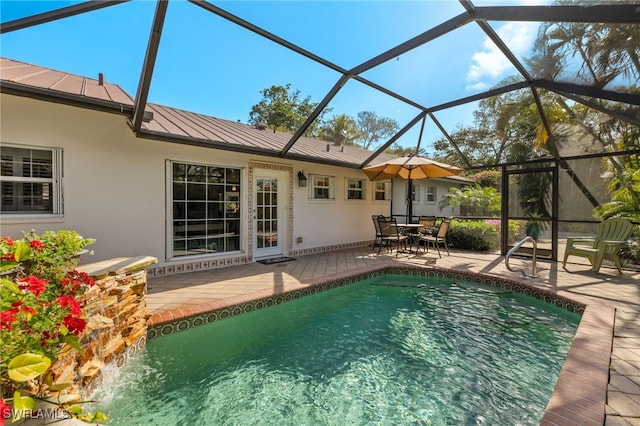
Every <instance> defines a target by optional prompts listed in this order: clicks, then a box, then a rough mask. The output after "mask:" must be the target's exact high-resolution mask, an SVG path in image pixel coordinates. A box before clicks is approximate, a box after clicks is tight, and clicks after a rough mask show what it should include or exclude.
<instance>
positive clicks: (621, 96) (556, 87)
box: [0, 0, 640, 258]
mask: <svg viewBox="0 0 640 426" xmlns="http://www.w3.org/2000/svg"><path fill="white" fill-rule="evenodd" d="M128 1H130V0H108V1H105V0H94V1H87V2H84V3H80V4H76V5H72V6H68V7H63V8H60V9H56V10H52V11H49V12H45V13H41V14H37V15H33V16H28V17H25V18H21V19H16V20H14V21H9V22H6V23H2V24H1V25H0V34H4V33H8V32H12V31H17V30H20V29H24V28H28V27H31V26H35V25H39V24H44V23H47V22H51V21H55V20H59V19H63V18H66V17H70V16H74V15H78V14H81V13H87V12H91V11H94V10H98V9H102V8H106V7H111V6H115V5H118V4H121V3H126V2H128ZM188 2H189V3H192V4H193V5H194V6H196V7H200V8H202V9H204V10H206V11H208V12H210V13H212V14H214V15H217V16H219V17H221V18H223V19H225V20H227V21H229V22H231V23H233V24H235V25H238V26H240V27H242V28H244V29H246V30H248V31H251V32H253V33H255V34H258V35H259V36H261V37H264V38H266V39H268V40H269V41H271V42H273V43H277V44H279V45H281V46H283V47H285V48H287V49H289V50H291V51H293V52H295V53H297V54H299V55H302V56H304V57H306V58H308V59H310V60H312V61H315V62H317V63H319V64H321V65H323V66H325V67H327V68H329V69H331V70H333V71H335V72H337V73H339V74H340V77H339V79H338V80H337V81H336V83H335V84H334V85H333V87H332V88H331V89H330V90H329V91H328V92H327V94H326V95H325V96H324V98H323V99H322V100H321V101H320V102H319V103H318V105H317V107H316V108H315V109H314V110H313V112H312V113H311V114H310V115H309V116H308V117H307V119H306V120H305V122H304V123H303V124H302V126H301V127H300V128H298V129H297V130H296V131H295V132H294V134H293V135H292V136H291V138H290V140H289V142H288V143H287V144H286V145H285V146H284V148H283V149H282V150H281V151H280V153H279V156H280V157H281V158H288V157H289V155H288V154H289V151H290V149H291V148H292V147H293V145H294V144H295V143H296V141H297V140H298V139H299V138H300V137H301V136H302V135H303V134H304V133H305V131H306V130H307V129H308V128H309V126H310V125H311V124H312V123H313V122H314V120H316V119H317V118H318V117H319V116H320V115H321V113H322V111H323V110H324V109H325V108H326V107H327V105H328V104H329V102H330V101H331V100H332V99H333V98H334V97H335V96H336V95H337V94H338V92H339V91H340V90H341V89H342V87H343V86H344V85H345V84H346V83H347V81H349V80H350V79H354V80H356V81H358V82H360V83H362V84H364V85H366V86H369V87H371V88H373V89H375V90H378V91H380V92H382V93H384V94H386V95H388V96H390V97H392V98H395V99H397V100H399V101H401V102H404V103H406V104H408V105H410V106H412V107H414V108H416V109H418V110H419V111H420V112H419V113H418V114H417V115H416V116H415V117H414V118H413V119H412V120H410V121H409V122H408V123H406V124H405V125H404V126H403V127H402V128H401V129H400V131H399V132H398V133H397V134H396V135H394V136H393V137H391V138H390V139H389V140H388V141H387V142H385V143H384V144H383V145H381V146H380V147H379V148H378V149H377V150H376V151H375V152H373V153H372V155H371V156H370V157H369V158H367V159H366V160H365V161H364V162H362V163H361V164H359V165H357V166H353V167H354V168H355V167H357V168H360V169H361V168H363V167H365V166H366V165H368V164H371V163H372V162H375V159H376V157H378V155H380V154H381V153H382V152H384V151H385V150H386V149H387V148H389V147H390V146H391V145H392V144H393V143H394V142H396V141H397V140H398V139H399V138H400V137H401V136H402V135H404V134H405V133H406V132H407V131H408V130H410V129H411V128H413V126H415V125H417V124H418V123H420V122H422V126H423V127H424V123H425V121H426V119H427V118H429V119H430V120H431V121H433V123H434V124H435V125H436V127H437V128H438V129H439V130H440V131H441V132H442V134H443V136H444V137H445V138H446V139H447V140H448V141H449V143H450V144H451V145H452V146H453V147H454V148H455V149H456V151H457V152H458V153H459V155H460V158H461V160H462V162H463V163H464V164H465V166H466V168H467V169H476V170H481V169H485V168H494V169H495V168H498V169H502V170H503V171H504V170H506V168H507V167H509V166H514V165H516V166H517V165H520V164H532V162H531V161H527V162H522V163H509V164H507V163H500V164H492V165H474V164H472V163H471V161H470V160H469V158H467V157H466V156H465V155H464V153H463V152H462V150H460V149H459V147H458V145H457V144H456V141H455V140H454V139H453V138H452V137H451V136H450V135H449V134H448V133H447V131H446V129H445V128H444V127H443V126H442V124H441V123H440V122H439V121H438V119H437V118H436V117H435V115H434V113H435V112H438V111H442V110H445V109H448V108H453V107H456V106H459V105H463V104H467V103H470V102H475V101H479V100H482V99H486V98H490V97H493V96H498V95H501V94H504V93H508V92H511V91H514V90H521V89H529V90H530V91H531V94H532V96H533V98H534V100H535V102H536V105H537V111H538V113H539V114H540V119H541V122H542V124H543V126H544V128H545V130H546V132H547V135H548V136H549V139H548V143H549V144H550V145H551V146H552V147H553V146H554V139H555V138H554V129H553V128H552V126H551V125H550V122H549V120H548V118H547V116H546V113H545V110H544V108H543V107H542V102H541V100H540V94H539V91H540V90H546V91H551V92H555V93H557V94H559V95H562V96H564V97H566V98H568V99H571V100H572V101H574V102H576V103H580V104H583V105H585V106H587V107H588V108H591V109H595V110H597V111H599V112H602V113H605V114H608V115H611V116H613V117H615V118H617V119H619V120H623V121H625V122H627V123H629V124H632V125H634V126H639V127H640V119H639V118H638V117H634V116H631V115H628V114H625V113H621V112H618V111H613V110H611V109H608V108H606V107H603V106H601V105H599V104H598V103H596V102H593V101H591V100H589V99H585V98H593V99H598V100H607V101H614V102H619V103H623V104H628V105H636V106H638V105H640V94H637V93H625V92H618V91H613V90H605V89H600V88H597V87H591V86H588V85H580V84H573V83H567V82H560V81H553V80H546V79H537V78H534V76H532V75H531V74H530V73H529V72H528V71H527V69H526V68H525V67H524V66H523V64H522V63H521V61H520V60H519V59H518V58H517V57H516V55H514V54H513V52H512V51H511V50H510V48H509V46H508V45H507V44H506V43H505V42H504V41H503V40H502V39H501V37H500V36H499V35H498V34H497V33H496V32H495V31H494V30H493V28H492V27H491V26H490V25H489V24H488V23H487V21H511V22H513V21H523V22H532V21H539V22H580V23H603V24H639V23H640V8H638V6H637V4H631V3H629V4H608V5H562V6H558V5H556V6H512V5H509V6H476V5H474V4H473V2H471V1H469V0H459V2H460V4H461V5H462V6H463V8H464V9H465V12H463V13H461V14H459V15H457V16H455V17H453V18H451V19H449V20H447V21H445V22H442V23H441V24H439V25H436V26H434V27H432V28H430V29H428V30H426V31H425V32H423V33H422V34H419V35H418V36H416V37H414V38H412V39H409V40H407V41H405V42H403V43H400V44H398V45H396V46H395V47H393V48H391V49H389V50H387V51H385V52H382V53H380V54H379V55H377V56H375V57H373V58H371V59H369V60H367V61H365V62H363V63H361V64H359V65H357V66H355V67H353V68H351V69H346V68H343V67H341V66H340V65H337V64H334V63H332V62H331V61H329V60H327V59H325V58H323V57H320V56H318V55H315V54H313V53H312V52H309V51H307V50H305V49H303V48H301V47H300V46H298V45H296V44H294V43H291V42H289V41H287V40H285V39H283V38H281V37H279V36H277V35H275V34H272V33H270V32H268V31H266V30H265V29H263V28H261V27H259V26H257V25H254V24H252V23H251V22H248V21H246V20H244V19H242V18H240V17H238V16H235V15H233V14H231V13H229V12H228V11H226V10H224V9H222V8H220V7H218V6H216V5H214V4H212V3H210V2H208V1H205V0H188ZM168 4H169V1H168V0H158V1H157V4H156V9H155V14H154V18H153V21H152V25H151V29H150V34H149V39H148V44H147V49H146V53H145V58H144V61H143V63H142V69H141V71H140V78H139V82H138V85H137V91H136V96H135V100H134V104H133V109H132V112H131V114H130V116H129V119H128V122H129V125H130V127H131V129H132V131H133V132H134V133H135V134H136V135H137V136H140V137H145V135H144V133H145V131H144V129H142V123H143V118H144V111H145V107H146V105H147V98H148V94H149V88H150V85H151V81H152V78H153V71H154V66H155V62H156V57H157V53H158V48H159V44H160V39H161V36H162V31H163V27H164V20H165V16H166V13H167V7H168ZM473 23H475V24H476V25H478V26H479V27H480V29H481V30H482V31H483V33H484V34H485V35H486V36H487V37H489V38H490V39H491V40H492V41H493V42H494V43H495V45H496V46H497V47H498V49H499V50H500V51H501V52H502V54H503V55H504V56H505V57H506V58H507V59H508V61H509V62H510V63H511V65H512V66H513V67H514V68H515V69H516V70H517V71H518V73H519V75H520V77H522V79H523V81H521V82H517V83H513V84H509V85H506V86H502V87H499V88H494V89H491V90H488V91H485V92H482V93H479V94H476V95H473V96H468V97H463V98H458V99H455V100H452V101H450V102H446V103H443V104H439V105H431V106H427V105H422V104H420V103H418V102H415V101H413V100H411V99H408V98H407V97H405V96H402V95H400V94H398V93H396V92H394V91H392V90H390V89H388V88H386V87H384V86H381V85H379V84H377V83H374V82H372V81H370V80H368V79H366V78H364V77H362V74H363V73H364V72H366V71H368V70H371V69H373V68H375V67H377V66H379V65H381V64H383V63H385V62H387V61H389V60H391V59H394V58H396V57H398V56H399V55H402V54H405V53H407V52H410V51H411V50H413V49H416V48H418V47H420V46H422V45H424V44H426V43H429V42H430V41H433V40H435V39H437V38H438V37H441V36H443V35H445V34H447V33H449V32H451V31H454V30H455V29H457V28H459V27H461V26H464V25H468V24H473ZM146 137H149V136H148V135H147V136H146ZM419 148H420V138H419V139H418V141H417V145H416V149H415V152H416V153H417V152H418V150H419ZM552 151H553V153H554V155H553V158H546V159H540V160H539V161H540V162H545V161H546V162H549V161H554V162H555V164H556V167H557V165H558V163H566V161H567V160H574V159H581V158H589V157H594V156H597V157H606V156H611V155H640V149H632V150H626V151H616V152H603V153H600V154H590V155H584V156H574V157H563V156H562V155H560V154H559V153H558V150H557V149H553V150H552ZM307 161H310V162H313V159H312V158H309V159H308V160H307ZM343 166H344V167H349V166H348V165H343ZM503 178H504V174H503ZM503 185H504V182H503ZM553 190H554V192H556V193H557V188H555V187H554V188H553ZM554 220H557V217H555V215H554ZM553 244H554V246H555V245H557V235H554V236H553ZM503 252H504V242H503ZM554 253H555V250H554ZM554 258H555V255H554Z"/></svg>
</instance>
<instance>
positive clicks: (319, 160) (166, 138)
mask: <svg viewBox="0 0 640 426" xmlns="http://www.w3.org/2000/svg"><path fill="white" fill-rule="evenodd" d="M136 136H137V137H139V138H141V139H149V140H154V141H161V142H169V143H176V144H182V145H190V146H198V147H203V148H209V149H220V150H223V151H232V152H239V153H243V154H255V155H264V156H266V157H276V158H279V157H280V151H269V150H266V149H261V148H256V147H247V146H245V145H233V144H227V143H221V142H215V141H211V140H207V139H198V138H193V137H188V136H178V135H171V134H169V133H164V132H156V131H152V130H145V129H141V130H140V132H138V134H137V135H136ZM287 159H289V160H299V161H305V162H307V163H314V164H324V165H329V166H338V167H345V168H349V169H358V168H359V165H358V164H356V163H349V162H346V161H337V160H331V159H327V158H324V157H311V156H305V155H301V154H289V155H287Z"/></svg>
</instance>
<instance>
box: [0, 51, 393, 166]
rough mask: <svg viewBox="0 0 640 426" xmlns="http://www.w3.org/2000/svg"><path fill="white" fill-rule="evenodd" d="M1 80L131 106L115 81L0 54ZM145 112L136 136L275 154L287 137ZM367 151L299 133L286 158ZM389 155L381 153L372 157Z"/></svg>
mask: <svg viewBox="0 0 640 426" xmlns="http://www.w3.org/2000/svg"><path fill="white" fill-rule="evenodd" d="M6 82H11V83H15V84H14V85H13V86H12V89H13V91H12V92H14V93H15V92H16V91H20V90H22V91H24V94H25V95H32V91H30V90H29V89H31V88H38V89H41V90H40V91H39V94H40V95H42V94H43V92H46V94H47V95H48V99H50V98H51V97H56V96H60V97H63V96H62V95H73V96H75V97H76V102H75V104H76V105H77V97H81V98H86V99H87V100H89V99H96V100H100V101H106V102H109V103H111V102H112V103H114V111H115V110H116V109H117V106H118V105H125V106H127V107H129V110H128V111H129V112H131V109H130V108H131V107H132V106H133V98H131V97H130V96H129V94H127V93H126V92H125V91H124V90H123V89H122V88H120V86H118V85H116V84H112V83H107V82H104V83H103V84H102V85H100V84H99V81H98V80H94V79H91V78H87V77H81V76H77V75H74V74H69V73H65V72H61V71H56V70H52V69H49V68H44V67H40V66H36V65H31V64H27V63H24V62H18V61H14V60H11V59H6V58H0V85H1V86H2V89H3V91H5V89H6ZM61 102H64V99H61ZM146 111H148V112H152V113H153V118H152V119H151V121H149V122H145V123H143V124H142V127H141V129H140V132H139V133H138V135H139V136H141V137H145V138H150V139H160V140H165V141H170V142H176V143H186V144H193V145H199V146H205V147H211V148H217V149H227V150H233V151H239V152H251V153H256V154H263V155H269V156H280V154H281V152H282V150H283V148H284V147H285V146H286V145H287V143H289V141H290V140H291V137H292V135H291V134H290V133H286V132H280V131H276V132H274V131H273V130H271V129H265V130H259V129H257V128H256V127H254V126H251V125H248V124H243V123H238V122H234V121H229V120H222V119H219V118H216V117H210V116H207V115H203V114H198V113H194V112H189V111H184V110H181V109H177V108H171V107H167V106H162V105H157V104H152V103H149V104H147V108H146ZM125 112H126V111H125ZM371 154H372V152H371V151H368V150H366V149H362V148H360V147H355V146H347V145H341V146H337V145H335V144H334V143H332V142H327V141H323V140H318V139H312V138H307V137H304V136H303V137H301V138H300V139H298V140H297V141H296V143H295V144H294V145H293V147H292V148H291V149H290V150H289V151H288V152H287V154H286V156H285V158H289V159H298V160H303V161H312V162H317V163H323V164H334V165H339V166H346V167H359V166H360V165H361V164H362V163H363V162H364V161H366V160H367V158H369V157H370V156H371ZM391 158H394V157H393V156H391V155H388V154H384V153H383V154H380V155H379V156H378V157H377V158H376V159H375V161H374V162H380V161H385V160H387V159H391Z"/></svg>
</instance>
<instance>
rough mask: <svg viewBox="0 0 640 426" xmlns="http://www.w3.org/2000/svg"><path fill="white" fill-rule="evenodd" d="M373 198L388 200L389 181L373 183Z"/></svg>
mask: <svg viewBox="0 0 640 426" xmlns="http://www.w3.org/2000/svg"><path fill="white" fill-rule="evenodd" d="M373 199H374V200H375V201H387V200H388V199H389V182H374V183H373Z"/></svg>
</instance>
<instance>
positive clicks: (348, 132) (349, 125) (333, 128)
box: [319, 114, 360, 145]
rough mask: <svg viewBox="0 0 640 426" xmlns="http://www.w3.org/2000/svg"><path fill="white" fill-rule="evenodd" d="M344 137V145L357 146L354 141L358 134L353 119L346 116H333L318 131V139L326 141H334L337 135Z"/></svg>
mask: <svg viewBox="0 0 640 426" xmlns="http://www.w3.org/2000/svg"><path fill="white" fill-rule="evenodd" d="M340 134H341V135H342V136H344V141H343V142H342V143H344V144H345V145H357V144H356V143H355V140H356V139H357V138H358V136H359V134H360V132H359V131H358V126H357V125H356V122H355V120H354V119H353V118H351V117H349V116H348V115H347V114H340V115H334V116H333V117H332V118H331V119H329V120H327V121H325V122H324V123H323V124H322V126H321V127H320V130H319V135H320V138H321V139H323V140H326V141H335V140H336V136H337V135H340Z"/></svg>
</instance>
